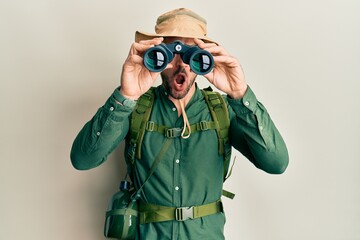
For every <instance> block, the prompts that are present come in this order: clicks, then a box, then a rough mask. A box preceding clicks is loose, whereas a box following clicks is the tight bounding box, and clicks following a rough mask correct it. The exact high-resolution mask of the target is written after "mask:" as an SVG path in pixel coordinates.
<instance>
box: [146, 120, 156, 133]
mask: <svg viewBox="0 0 360 240" xmlns="http://www.w3.org/2000/svg"><path fill="white" fill-rule="evenodd" d="M154 126H155V123H154V122H153V121H147V122H146V127H145V129H146V130H147V131H149V132H152V131H154Z"/></svg>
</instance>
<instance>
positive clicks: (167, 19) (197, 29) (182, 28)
mask: <svg viewBox="0 0 360 240" xmlns="http://www.w3.org/2000/svg"><path fill="white" fill-rule="evenodd" d="M155 32H156V34H153V33H146V32H140V31H136V33H135V41H136V42H139V41H141V40H149V39H152V38H155V37H184V38H199V39H202V40H203V41H205V42H211V43H216V42H215V41H213V40H211V39H210V38H208V37H207V36H206V35H207V30H206V20H205V19H204V18H202V17H201V16H199V15H198V14H196V13H195V12H193V11H191V10H190V9H186V8H178V9H175V10H172V11H170V12H167V13H164V14H162V15H161V16H160V17H158V19H157V21H156V25H155ZM216 44H217V43H216Z"/></svg>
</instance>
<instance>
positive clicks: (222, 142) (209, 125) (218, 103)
mask: <svg viewBox="0 0 360 240" xmlns="http://www.w3.org/2000/svg"><path fill="white" fill-rule="evenodd" d="M154 89H155V87H151V88H150V89H149V90H148V91H147V92H146V93H145V94H143V95H142V96H141V97H140V98H139V99H138V101H137V104H136V107H135V109H134V111H133V112H132V117H131V120H130V131H129V134H128V136H127V141H126V143H127V145H128V146H127V154H126V160H127V162H128V163H130V164H129V165H130V167H131V169H129V170H130V171H129V172H130V173H131V172H133V171H132V169H133V167H134V161H135V159H136V158H137V159H141V144H142V141H143V138H144V135H145V131H157V132H160V133H162V134H164V135H165V136H166V137H168V138H174V137H179V136H180V134H179V133H180V132H181V131H180V132H179V130H178V129H177V128H169V127H166V126H159V125H157V124H156V123H154V122H152V121H149V118H150V114H151V110H152V106H153V103H154V98H155V94H154ZM201 92H202V94H203V96H204V98H205V100H206V103H207V105H208V107H209V110H210V113H211V117H212V121H200V122H199V123H195V124H192V125H191V132H197V131H205V130H209V129H215V130H216V134H217V137H218V153H219V155H223V157H224V173H223V176H224V179H223V181H224V182H225V180H226V179H227V178H228V177H230V175H231V170H230V173H229V176H227V175H228V169H229V164H230V157H231V145H230V144H228V141H229V127H230V119H229V113H228V109H227V105H226V102H225V100H224V99H223V97H222V96H221V94H220V93H218V92H214V91H212V89H211V87H208V88H205V89H202V90H201ZM130 176H131V174H130ZM222 195H223V196H226V197H228V198H231V199H233V198H234V196H235V194H233V193H231V192H228V191H226V190H223V192H222Z"/></svg>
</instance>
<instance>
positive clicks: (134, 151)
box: [128, 87, 155, 162]
mask: <svg viewBox="0 0 360 240" xmlns="http://www.w3.org/2000/svg"><path fill="white" fill-rule="evenodd" d="M154 95H155V94H154V87H152V88H150V89H149V90H148V91H147V92H146V93H145V94H143V95H141V96H140V98H139V99H138V101H137V104H136V107H135V109H134V111H133V112H132V116H131V121H130V135H129V144H130V149H129V150H130V154H128V158H129V160H131V162H133V161H134V159H135V157H136V158H137V159H140V158H141V143H142V140H143V138H144V134H145V128H146V123H147V121H148V120H149V118H150V114H151V110H152V106H153V103H154ZM129 155H130V156H129Z"/></svg>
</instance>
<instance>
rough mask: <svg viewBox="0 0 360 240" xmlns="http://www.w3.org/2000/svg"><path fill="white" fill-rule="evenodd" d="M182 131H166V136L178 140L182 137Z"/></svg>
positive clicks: (179, 129)
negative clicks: (177, 138)
mask: <svg viewBox="0 0 360 240" xmlns="http://www.w3.org/2000/svg"><path fill="white" fill-rule="evenodd" d="M181 132H182V129H181V128H169V129H167V130H166V131H165V136H166V137H167V138H176V137H179V136H180V135H181Z"/></svg>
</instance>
